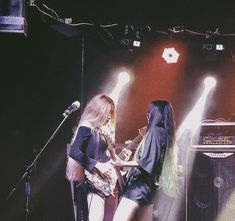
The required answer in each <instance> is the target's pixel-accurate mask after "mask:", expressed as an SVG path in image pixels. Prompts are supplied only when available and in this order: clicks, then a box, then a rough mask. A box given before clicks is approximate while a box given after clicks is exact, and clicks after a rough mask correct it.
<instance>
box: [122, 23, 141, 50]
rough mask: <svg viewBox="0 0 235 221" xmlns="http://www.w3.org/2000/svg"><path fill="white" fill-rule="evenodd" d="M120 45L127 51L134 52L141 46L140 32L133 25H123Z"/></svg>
mask: <svg viewBox="0 0 235 221" xmlns="http://www.w3.org/2000/svg"><path fill="white" fill-rule="evenodd" d="M120 43H121V45H122V47H124V48H127V49H128V50H129V51H134V49H135V48H139V47H140V46H141V39H140V30H139V28H138V27H134V26H133V25H125V27H124V35H123V36H122V38H121V40H120Z"/></svg>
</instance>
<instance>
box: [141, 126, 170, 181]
mask: <svg viewBox="0 0 235 221" xmlns="http://www.w3.org/2000/svg"><path fill="white" fill-rule="evenodd" d="M156 134H157V136H154V135H156ZM166 146H167V145H166V132H165V130H164V128H162V127H153V128H152V129H150V131H149V132H148V134H147V136H146V140H145V144H144V148H143V150H142V151H141V153H140V157H139V159H138V160H137V162H138V164H139V165H140V167H141V168H143V169H144V170H145V171H146V172H147V173H148V174H149V175H150V177H151V178H152V180H153V181H154V182H155V181H158V178H159V175H160V174H161V170H162V164H163V159H164V156H165V151H166Z"/></svg>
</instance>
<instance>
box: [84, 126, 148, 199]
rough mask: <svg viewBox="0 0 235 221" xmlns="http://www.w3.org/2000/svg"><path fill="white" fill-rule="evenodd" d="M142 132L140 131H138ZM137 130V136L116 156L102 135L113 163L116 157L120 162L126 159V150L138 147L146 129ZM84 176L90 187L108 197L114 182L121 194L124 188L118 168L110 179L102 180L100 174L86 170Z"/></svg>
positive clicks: (112, 147) (112, 190)
mask: <svg viewBox="0 0 235 221" xmlns="http://www.w3.org/2000/svg"><path fill="white" fill-rule="evenodd" d="M140 130H142V131H140ZM140 130H139V135H138V136H137V137H135V138H134V139H133V140H132V142H131V143H130V144H128V145H127V146H126V147H125V148H124V149H123V150H122V151H121V153H120V154H119V155H118V156H117V155H116V154H115V147H114V144H113V143H112V142H111V139H109V137H108V136H107V135H103V136H104V139H105V140H106V142H107V144H108V148H107V149H108V150H109V153H110V157H111V159H112V160H113V161H116V160H117V157H119V158H120V159H121V160H125V159H126V154H125V153H126V150H130V151H131V150H132V149H134V147H136V146H137V145H138V143H139V142H140V141H141V140H142V138H143V135H144V134H145V133H146V127H144V128H141V129H140ZM85 174H86V177H87V179H88V180H89V181H90V182H91V183H92V185H93V186H94V187H95V188H96V189H98V190H99V191H101V192H102V193H103V194H104V195H105V196H109V195H111V194H113V193H114V190H115V187H116V182H118V184H119V185H118V188H119V190H120V191H121V192H122V191H123V188H124V186H125V181H124V178H123V174H122V172H121V170H120V167H114V172H113V173H112V175H111V176H110V177H111V178H104V177H102V176H101V175H100V174H98V173H96V172H94V173H90V172H88V171H87V170H85Z"/></svg>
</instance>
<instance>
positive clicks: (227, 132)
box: [191, 122, 235, 148]
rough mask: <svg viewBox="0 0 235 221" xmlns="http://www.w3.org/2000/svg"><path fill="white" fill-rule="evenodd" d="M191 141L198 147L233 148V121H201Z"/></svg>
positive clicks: (234, 139) (234, 129)
mask: <svg viewBox="0 0 235 221" xmlns="http://www.w3.org/2000/svg"><path fill="white" fill-rule="evenodd" d="M191 142H192V147H199V148H200V147H202V148H211V147H213V148H235V122H209V123H202V124H201V125H200V126H199V128H198V130H197V131H196V133H194V135H192V137H191Z"/></svg>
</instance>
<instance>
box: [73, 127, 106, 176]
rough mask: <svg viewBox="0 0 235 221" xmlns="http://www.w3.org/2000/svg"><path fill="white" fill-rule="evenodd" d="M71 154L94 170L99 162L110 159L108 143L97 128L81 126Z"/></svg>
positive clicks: (87, 167) (89, 169)
mask: <svg viewBox="0 0 235 221" xmlns="http://www.w3.org/2000/svg"><path fill="white" fill-rule="evenodd" d="M69 156H70V157H71V158H73V159H74V160H76V161H77V162H78V163H80V164H81V165H82V166H83V167H84V168H85V169H86V170H88V171H89V172H92V170H93V168H94V167H95V164H96V163H97V162H102V163H105V162H107V161H109V160H110V157H109V156H108V155H107V143H106V141H105V139H104V137H103V136H102V135H101V134H100V133H99V131H98V130H97V129H91V128H89V127H85V126H81V127H80V128H79V129H78V132H77V134H76V137H75V140H74V142H73V144H72V145H71V150H70V153H69Z"/></svg>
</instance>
